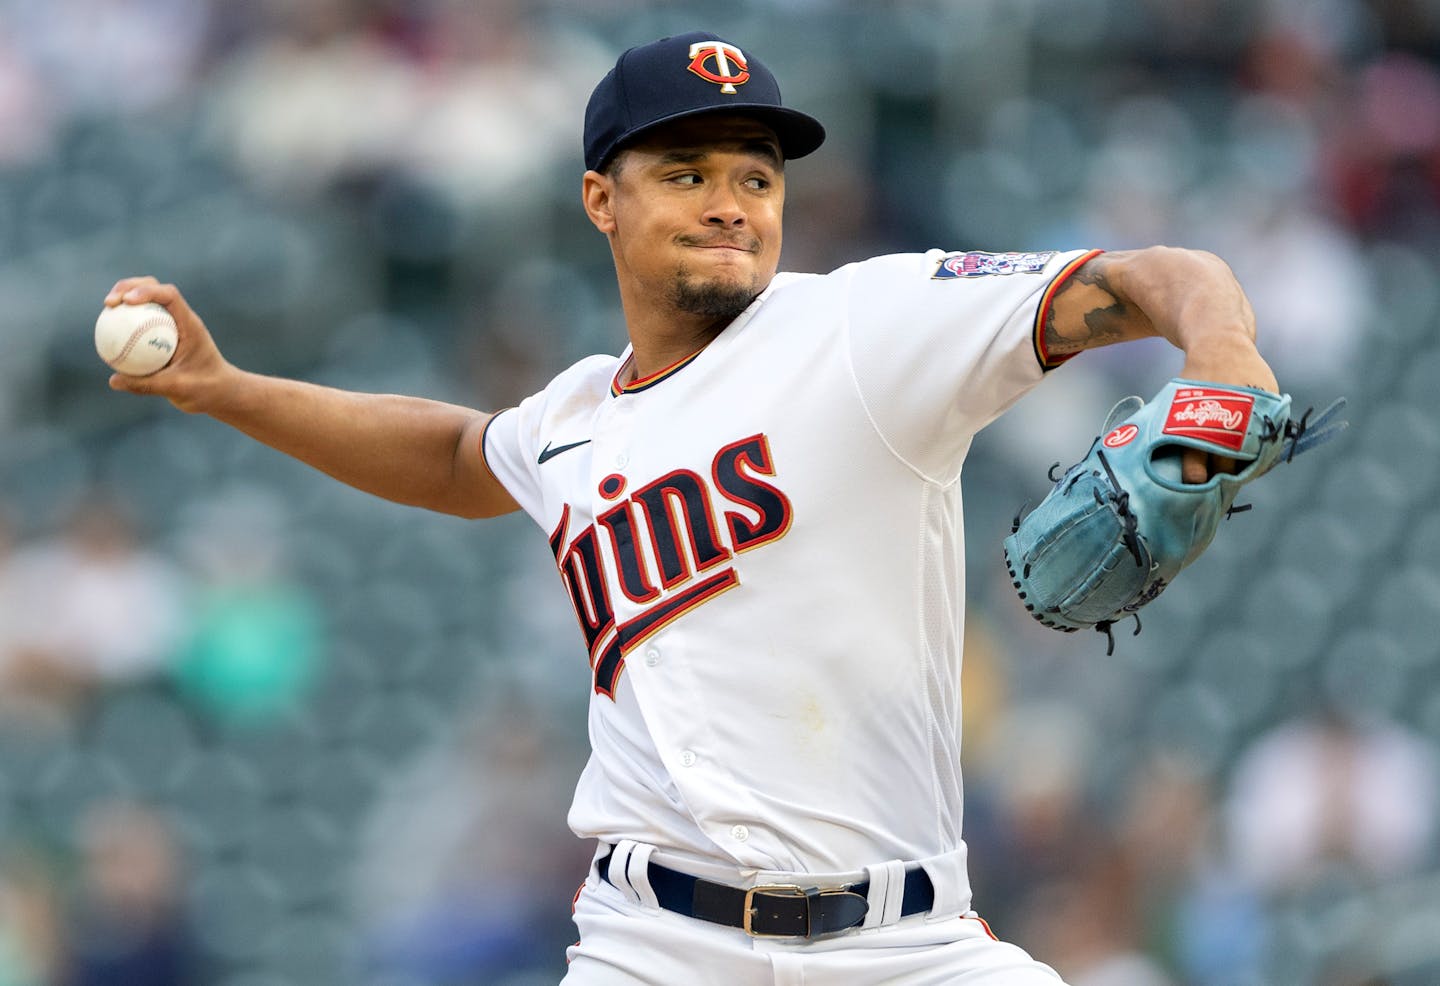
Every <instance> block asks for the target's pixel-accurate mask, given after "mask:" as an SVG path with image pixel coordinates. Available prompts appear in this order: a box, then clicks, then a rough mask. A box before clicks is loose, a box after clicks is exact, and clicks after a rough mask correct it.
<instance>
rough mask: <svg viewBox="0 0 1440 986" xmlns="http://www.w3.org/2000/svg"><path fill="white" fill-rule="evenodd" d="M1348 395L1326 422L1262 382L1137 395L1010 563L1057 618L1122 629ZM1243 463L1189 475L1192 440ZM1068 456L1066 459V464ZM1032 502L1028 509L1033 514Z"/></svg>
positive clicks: (1021, 535)
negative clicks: (1184, 477) (1204, 475)
mask: <svg viewBox="0 0 1440 986" xmlns="http://www.w3.org/2000/svg"><path fill="white" fill-rule="evenodd" d="M1344 405H1345V400H1344V398H1341V399H1339V400H1337V401H1335V402H1334V403H1333V404H1331V405H1330V406H1329V407H1328V408H1326V409H1325V411H1324V412H1323V413H1321V414H1320V415H1319V416H1318V417H1316V418H1315V420H1313V421H1311V420H1310V415H1311V411H1306V412H1305V414H1303V415H1302V416H1301V417H1299V418H1298V419H1296V418H1292V417H1291V416H1290V397H1289V395H1279V394H1272V393H1270V392H1269V391H1265V390H1258V389H1255V388H1252V387H1233V386H1228V385H1224V384H1215V383H1205V382H1202V381H1196V380H1182V379H1178V378H1177V379H1175V380H1171V381H1170V382H1169V383H1168V384H1166V385H1165V387H1164V388H1163V389H1162V390H1161V391H1160V392H1159V393H1158V394H1157V395H1156V396H1155V398H1154V399H1153V400H1151V401H1150V403H1148V404H1147V403H1145V402H1144V401H1142V400H1141V399H1140V398H1139V397H1127V398H1125V399H1124V400H1122V401H1121V402H1120V403H1119V404H1116V405H1115V407H1114V409H1113V410H1111V412H1110V415H1109V417H1108V418H1107V419H1106V421H1105V426H1104V428H1102V429H1101V434H1100V437H1099V438H1097V439H1096V440H1095V441H1094V443H1093V444H1092V445H1091V446H1090V451H1089V453H1088V454H1087V455H1086V456H1085V458H1083V459H1081V460H1080V461H1079V462H1077V463H1076V464H1075V465H1073V466H1071V467H1070V468H1069V469H1067V470H1065V472H1064V474H1063V475H1061V476H1060V477H1059V478H1058V479H1056V477H1055V475H1054V471H1055V469H1054V467H1052V469H1051V477H1050V478H1051V479H1052V480H1055V486H1054V488H1053V489H1051V491H1050V493H1049V494H1048V495H1047V496H1046V497H1045V499H1044V500H1043V501H1042V502H1041V503H1040V505H1039V506H1038V507H1036V508H1035V509H1034V510H1033V511H1031V512H1030V513H1029V514H1028V515H1026V516H1025V517H1024V519H1023V520H1022V519H1021V517H1020V515H1019V514H1017V515H1016V518H1015V524H1014V527H1013V528H1012V531H1011V534H1010V536H1009V537H1007V538H1006V539H1005V565H1006V567H1007V568H1008V569H1009V571H1010V578H1011V581H1012V582H1013V584H1014V586H1015V589H1016V591H1017V592H1018V593H1019V594H1020V599H1021V601H1023V602H1024V604H1025V608H1026V609H1027V610H1029V611H1030V614H1031V615H1032V616H1034V617H1035V619H1037V620H1039V621H1040V622H1041V623H1043V624H1044V625H1045V626H1047V627H1052V628H1054V629H1056V630H1061V631H1064V632H1066V633H1071V632H1074V631H1075V630H1080V629H1085V628H1089V627H1094V628H1096V629H1097V630H1100V631H1101V632H1103V633H1105V634H1106V635H1107V636H1108V637H1109V638H1110V647H1109V650H1110V651H1112V652H1113V650H1114V646H1115V640H1114V636H1113V634H1112V633H1111V627H1112V626H1113V625H1114V624H1115V622H1116V621H1117V620H1121V619H1124V618H1125V617H1127V616H1135V632H1136V633H1139V632H1140V621H1139V617H1138V615H1136V614H1137V613H1138V612H1139V610H1140V609H1141V608H1142V607H1144V606H1145V605H1147V604H1148V603H1150V602H1151V601H1152V600H1153V599H1155V597H1156V596H1158V595H1160V593H1161V592H1163V591H1165V588H1166V586H1168V585H1170V583H1171V582H1173V581H1174V579H1175V576H1176V575H1178V574H1179V573H1180V572H1181V570H1183V569H1184V568H1185V567H1186V566H1188V565H1189V564H1190V563H1191V562H1193V561H1194V560H1195V559H1196V558H1198V557H1200V555H1201V553H1203V552H1204V550H1205V549H1206V547H1208V546H1209V544H1210V542H1211V540H1212V539H1213V538H1214V537H1215V531H1216V529H1217V528H1218V527H1219V526H1220V521H1221V520H1222V519H1224V518H1225V517H1226V516H1228V515H1229V514H1231V513H1233V512H1235V511H1238V510H1244V509H1248V507H1236V506H1235V497H1236V495H1237V494H1238V493H1239V492H1240V489H1241V487H1243V486H1245V485H1246V484H1248V483H1251V482H1254V481H1255V480H1256V479H1258V478H1259V477H1261V476H1263V475H1264V474H1265V473H1267V472H1269V471H1270V470H1271V469H1272V468H1274V466H1275V465H1276V463H1278V462H1281V461H1289V460H1290V459H1292V458H1294V456H1296V455H1297V454H1299V453H1301V452H1304V451H1305V450H1307V449H1310V448H1314V447H1315V446H1316V445H1319V444H1321V443H1322V442H1325V441H1328V440H1329V439H1331V438H1333V437H1334V436H1335V435H1336V434H1338V433H1339V432H1340V430H1341V429H1343V428H1344V427H1345V426H1346V425H1347V423H1348V422H1344V421H1336V420H1335V415H1336V413H1337V412H1338V411H1339V410H1340V409H1341V408H1342V407H1344ZM1187 448H1194V449H1201V450H1204V451H1206V452H1211V453H1213V454H1215V455H1217V456H1224V457H1227V458H1229V459H1232V460H1234V461H1235V462H1236V470H1235V472H1233V473H1224V472H1221V473H1216V474H1215V475H1212V476H1211V477H1210V478H1209V479H1208V480H1207V481H1206V482H1204V483H1185V482H1182V481H1181V478H1180V460H1181V454H1182V452H1183V450H1184V449H1187ZM1058 466H1059V463H1056V467H1058ZM1023 510H1024V508H1023V507H1022V508H1021V511H1022V512H1023Z"/></svg>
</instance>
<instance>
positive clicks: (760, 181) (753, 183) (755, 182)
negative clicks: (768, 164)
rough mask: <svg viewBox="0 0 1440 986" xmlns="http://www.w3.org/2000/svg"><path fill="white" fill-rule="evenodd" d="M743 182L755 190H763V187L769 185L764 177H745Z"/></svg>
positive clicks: (765, 187)
mask: <svg viewBox="0 0 1440 986" xmlns="http://www.w3.org/2000/svg"><path fill="white" fill-rule="evenodd" d="M745 184H747V185H749V186H750V187H751V188H753V189H755V190H756V191H757V192H760V191H764V190H765V189H767V188H769V187H770V182H768V181H766V180H765V179H764V178H747V179H745Z"/></svg>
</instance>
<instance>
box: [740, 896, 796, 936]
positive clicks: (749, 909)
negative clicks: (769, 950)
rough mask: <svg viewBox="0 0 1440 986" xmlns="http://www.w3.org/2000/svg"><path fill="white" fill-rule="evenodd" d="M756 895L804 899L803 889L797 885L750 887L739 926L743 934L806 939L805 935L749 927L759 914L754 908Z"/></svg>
mask: <svg viewBox="0 0 1440 986" xmlns="http://www.w3.org/2000/svg"><path fill="white" fill-rule="evenodd" d="M756 894H777V895H779V896H781V897H804V896H806V894H805V890H804V888H803V887H801V886H800V885H799V884H795V883H766V884H761V885H760V886H758V887H751V888H750V889H749V890H747V891H745V913H744V916H743V917H742V924H741V927H743V928H744V929H745V934H747V935H749V936H750V937H751V938H806V937H808V936H807V935H792V934H786V933H784V932H780V933H776V932H767V931H756V930H755V929H754V928H752V927H751V921H752V919H753V918H754V917H755V915H756V914H758V913H760V909H759V908H757V907H756V906H755V895H756ZM806 923H807V924H808V923H809V922H808V921H807V922H806Z"/></svg>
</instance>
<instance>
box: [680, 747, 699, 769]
mask: <svg viewBox="0 0 1440 986" xmlns="http://www.w3.org/2000/svg"><path fill="white" fill-rule="evenodd" d="M696 759H698V758H697V757H696V756H695V751H694V750H681V751H680V766H682V767H693V766H695V761H696Z"/></svg>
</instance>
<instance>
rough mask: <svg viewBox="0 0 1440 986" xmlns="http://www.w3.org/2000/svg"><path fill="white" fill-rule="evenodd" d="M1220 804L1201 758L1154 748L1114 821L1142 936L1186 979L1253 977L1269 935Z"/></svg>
mask: <svg viewBox="0 0 1440 986" xmlns="http://www.w3.org/2000/svg"><path fill="white" fill-rule="evenodd" d="M1214 803H1215V791H1214V789H1213V786H1212V784H1211V783H1210V781H1209V779H1208V778H1207V777H1206V776H1205V775H1204V774H1203V773H1202V772H1201V771H1200V770H1199V769H1198V768H1197V767H1196V766H1195V765H1193V764H1192V763H1190V762H1189V761H1188V760H1187V759H1186V758H1184V757H1183V756H1181V755H1178V754H1168V753H1164V752H1159V751H1157V752H1156V753H1155V754H1153V755H1152V756H1150V757H1148V758H1146V759H1145V760H1144V761H1143V762H1142V763H1141V764H1140V766H1139V768H1138V769H1137V770H1136V771H1135V772H1134V773H1133V775H1132V776H1131V777H1130V779H1129V781H1128V783H1127V786H1126V792H1125V800H1124V803H1123V805H1122V806H1121V813H1120V818H1119V821H1118V826H1117V832H1118V837H1119V840H1120V845H1121V846H1122V847H1123V848H1124V852H1125V854H1126V857H1127V858H1128V860H1129V862H1130V865H1131V866H1132V867H1133V871H1134V873H1135V875H1136V885H1135V895H1136V897H1135V907H1136V913H1137V915H1138V918H1139V925H1140V927H1139V930H1138V937H1139V940H1141V941H1143V942H1144V943H1145V945H1146V953H1147V954H1148V955H1149V956H1151V957H1152V958H1154V959H1155V960H1156V961H1157V962H1159V963H1161V964H1163V965H1164V966H1165V967H1166V968H1168V969H1169V970H1170V971H1171V972H1172V973H1174V974H1175V975H1177V976H1178V977H1179V979H1180V980H1181V981H1182V982H1184V983H1187V984H1189V986H1225V984H1234V983H1243V982H1253V981H1255V977H1256V975H1257V974H1258V970H1259V968H1260V962H1261V960H1262V958H1263V949H1264V945H1265V942H1266V935H1267V929H1266V924H1265V916H1264V914H1263V912H1262V910H1261V908H1260V902H1259V900H1258V899H1257V898H1256V896H1255V894H1254V893H1253V891H1252V889H1251V888H1250V886H1249V884H1248V882H1247V881H1246V880H1245V879H1244V878H1243V877H1241V876H1240V875H1239V874H1236V873H1234V872H1231V871H1230V870H1229V868H1228V867H1227V866H1226V865H1225V863H1224V861H1223V859H1222V858H1221V856H1220V852H1219V850H1220V846H1219V837H1220V833H1219V831H1218V829H1219V826H1218V823H1217V820H1216V818H1215V812H1214V810H1213V807H1212V806H1213V805H1214Z"/></svg>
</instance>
